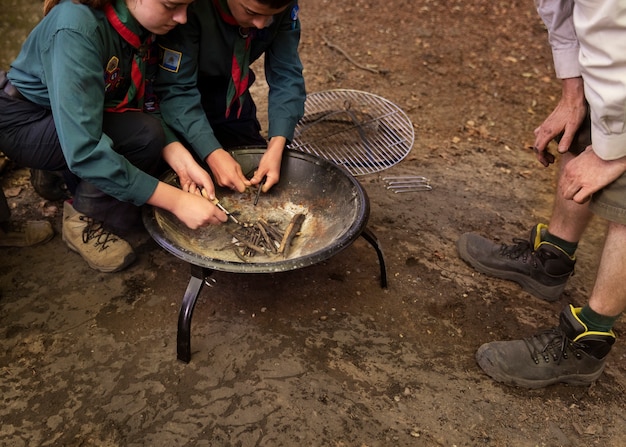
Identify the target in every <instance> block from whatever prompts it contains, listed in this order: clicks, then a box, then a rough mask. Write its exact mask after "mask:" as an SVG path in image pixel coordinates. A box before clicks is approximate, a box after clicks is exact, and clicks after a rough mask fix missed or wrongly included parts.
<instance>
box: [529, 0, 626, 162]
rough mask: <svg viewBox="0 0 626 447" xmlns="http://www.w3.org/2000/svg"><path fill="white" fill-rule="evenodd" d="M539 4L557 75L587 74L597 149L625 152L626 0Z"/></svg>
mask: <svg viewBox="0 0 626 447" xmlns="http://www.w3.org/2000/svg"><path fill="white" fill-rule="evenodd" d="M535 5H536V7H537V11H538V12H539V15H540V16H541V18H542V20H543V21H544V23H545V25H546V27H547V28H548V33H549V37H548V41H549V42H550V46H551V47H552V56H553V59H554V66H555V71H556V75H557V77H558V78H559V79H565V78H570V77H577V76H580V75H582V77H583V81H584V84H585V97H586V99H587V101H588V102H589V107H590V110H591V139H592V141H593V150H594V151H595V153H596V154H597V155H598V156H599V157H600V158H602V159H604V160H614V159H617V158H621V157H624V156H626V0H535ZM576 65H578V67H576Z"/></svg>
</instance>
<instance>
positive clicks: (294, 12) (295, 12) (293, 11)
mask: <svg viewBox="0 0 626 447" xmlns="http://www.w3.org/2000/svg"><path fill="white" fill-rule="evenodd" d="M299 12H300V7H299V6H298V5H297V4H296V5H294V7H293V8H292V9H291V20H293V21H294V22H295V21H296V20H298V13H299Z"/></svg>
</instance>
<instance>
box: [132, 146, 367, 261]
mask: <svg viewBox="0 0 626 447" xmlns="http://www.w3.org/2000/svg"><path fill="white" fill-rule="evenodd" d="M264 152H265V148H241V149H233V150H231V151H230V154H231V155H232V156H233V157H234V158H235V160H237V162H239V164H240V165H241V167H242V169H243V172H244V173H252V172H253V171H254V170H255V169H256V168H257V167H258V164H259V161H260V159H261V156H262V155H263V153H264ZM161 180H162V181H164V182H166V183H169V184H172V185H176V186H178V178H177V176H176V174H175V173H174V172H173V171H170V172H168V173H166V174H165V175H164V176H163V177H162V178H161ZM215 192H216V196H217V197H218V198H219V199H220V202H221V203H222V205H224V207H225V208H226V209H227V210H229V211H230V212H231V213H232V214H233V215H234V216H235V217H236V218H237V219H238V220H239V221H240V222H252V223H254V222H256V221H257V220H258V219H259V218H264V219H265V220H267V221H272V222H277V223H278V226H279V227H280V228H281V229H282V230H284V229H285V228H286V227H287V225H288V224H289V222H290V221H291V219H292V217H293V216H294V215H295V214H296V213H303V214H305V215H306V218H305V220H304V223H303V225H302V229H301V232H300V235H299V236H297V237H295V238H294V240H293V243H292V246H291V249H290V251H289V255H288V257H287V258H283V257H282V255H276V254H270V255H259V254H256V255H255V256H253V257H249V258H245V259H246V262H244V261H242V260H241V259H240V258H239V257H238V256H237V255H236V254H235V253H234V252H233V249H232V248H231V247H229V246H230V244H231V243H232V240H233V239H232V236H231V235H230V234H229V233H228V230H231V231H232V230H234V229H236V226H237V224H235V223H233V222H231V221H230V220H229V221H228V222H227V223H224V224H222V225H209V226H206V227H203V228H200V229H197V230H191V229H189V228H188V227H187V226H186V225H185V224H183V223H182V222H181V221H180V220H178V218H177V217H176V216H174V215H173V214H171V213H170V212H168V211H165V210H163V209H160V208H155V207H150V206H146V207H145V209H144V214H143V221H144V225H145V227H146V229H147V230H148V232H149V233H150V235H151V236H152V238H153V239H154V240H155V241H156V242H157V244H159V245H160V246H161V247H162V248H164V249H165V250H167V251H168V252H170V253H172V254H173V255H175V256H177V257H178V258H180V259H182V260H184V261H186V262H189V263H191V264H194V265H197V266H200V267H206V268H209V269H214V270H219V271H225V272H243V273H272V272H282V271H287V270H294V269H298V268H302V267H306V266H309V265H312V264H316V263H318V262H321V261H323V260H325V259H328V258H330V257H331V256H333V255H335V254H336V253H338V252H339V251H341V250H343V249H344V248H346V247H347V246H349V245H350V244H351V243H352V242H353V241H354V240H355V239H356V238H357V237H359V235H361V232H362V231H363V230H364V229H365V226H366V224H367V219H368V217H369V199H368V197H367V194H366V193H365V190H364V189H363V187H362V186H361V185H360V183H359V182H358V181H357V180H356V179H355V178H354V177H353V176H352V175H351V174H350V173H349V172H348V171H346V170H345V169H343V168H341V167H339V166H337V165H335V164H334V163H332V162H329V161H326V160H324V159H322V158H319V157H316V156H314V155H310V154H306V153H302V152H298V151H293V150H287V149H286V150H285V152H284V154H283V162H282V168H281V175H280V182H279V183H278V184H277V185H275V186H274V187H272V189H271V190H270V191H269V192H268V193H266V194H265V193H264V194H261V196H260V199H259V201H258V204H257V205H256V206H254V198H255V194H254V193H252V192H247V193H243V194H241V193H238V192H233V191H231V190H228V189H224V188H220V187H217V186H216V191H215Z"/></svg>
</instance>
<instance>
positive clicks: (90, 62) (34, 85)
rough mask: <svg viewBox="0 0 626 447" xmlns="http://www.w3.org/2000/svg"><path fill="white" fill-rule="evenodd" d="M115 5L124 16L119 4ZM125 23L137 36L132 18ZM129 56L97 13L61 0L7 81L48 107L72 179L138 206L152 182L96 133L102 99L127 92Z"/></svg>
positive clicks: (99, 126) (99, 130)
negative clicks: (79, 180)
mask: <svg viewBox="0 0 626 447" xmlns="http://www.w3.org/2000/svg"><path fill="white" fill-rule="evenodd" d="M118 3H119V6H116V8H117V7H119V8H120V11H122V12H123V13H127V10H126V11H124V10H125V9H126V6H125V2H124V1H119V2H118ZM128 16H129V17H130V14H128ZM127 26H129V27H133V26H134V30H135V31H137V32H138V31H140V27H139V24H138V23H137V22H136V21H135V20H134V19H132V18H131V19H129V22H128V23H127ZM143 32H144V33H145V32H146V31H143ZM132 54H133V53H132V49H131V47H130V46H129V45H128V44H127V43H126V42H125V41H124V40H123V39H122V38H121V37H120V36H119V34H118V33H117V32H116V31H115V30H114V29H113V28H112V27H111V26H110V25H109V23H108V21H107V19H106V17H105V15H104V13H103V12H101V11H96V10H93V9H91V8H89V7H87V6H85V5H81V4H77V3H73V2H72V1H71V0H63V1H62V2H61V3H60V4H58V5H57V6H55V7H54V8H52V10H51V11H50V13H49V14H48V15H47V16H46V17H44V18H43V20H42V21H41V22H40V23H39V24H38V25H37V26H36V27H35V28H34V29H33V31H32V32H31V33H30V35H29V36H28V38H27V39H26V41H25V43H24V45H23V47H22V50H21V52H20V54H19V55H18V56H17V58H16V59H15V61H14V62H13V63H12V64H11V68H10V70H9V74H8V76H9V79H10V80H11V83H12V84H13V85H14V86H15V87H17V89H18V90H19V91H20V92H21V93H22V95H24V96H25V97H26V98H27V99H29V100H30V101H32V102H33V103H35V104H38V105H40V106H42V107H45V108H50V109H51V111H52V115H53V118H54V124H55V127H56V130H57V134H58V136H59V142H60V144H61V148H62V149H63V154H64V155H65V159H66V161H67V165H68V167H69V169H70V170H71V171H72V172H73V173H74V174H76V175H77V176H78V177H80V178H82V179H84V180H87V181H89V182H90V183H92V184H94V185H95V186H96V187H98V188H99V189H100V190H102V191H103V192H105V193H106V194H109V195H111V196H112V197H115V198H117V199H118V200H121V201H126V202H131V203H134V204H136V205H142V204H144V203H145V202H146V201H147V200H148V198H149V197H150V196H151V195H152V194H153V193H154V190H155V189H156V186H157V183H158V180H157V179H156V178H154V177H152V176H150V175H148V174H146V173H145V172H143V171H141V170H139V169H137V168H136V167H135V166H133V165H132V164H131V163H129V162H128V160H126V158H124V157H123V156H122V155H119V154H118V153H117V152H115V151H114V150H113V144H114V143H113V141H111V139H110V138H109V137H108V136H107V135H106V134H104V133H103V132H102V120H103V113H104V104H105V101H106V102H107V103H111V102H115V101H116V100H121V99H122V98H123V97H124V95H125V94H126V91H127V89H128V80H129V79H130V68H131V62H132Z"/></svg>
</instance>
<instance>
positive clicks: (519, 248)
mask: <svg viewBox="0 0 626 447" xmlns="http://www.w3.org/2000/svg"><path fill="white" fill-rule="evenodd" d="M513 243H514V244H515V245H506V244H502V245H501V246H500V254H501V255H502V256H506V257H508V258H510V259H519V258H522V260H523V261H524V262H526V260H527V259H528V258H529V257H531V256H530V255H531V253H532V247H531V245H530V242H528V241H527V240H525V239H518V238H514V239H513Z"/></svg>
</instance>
